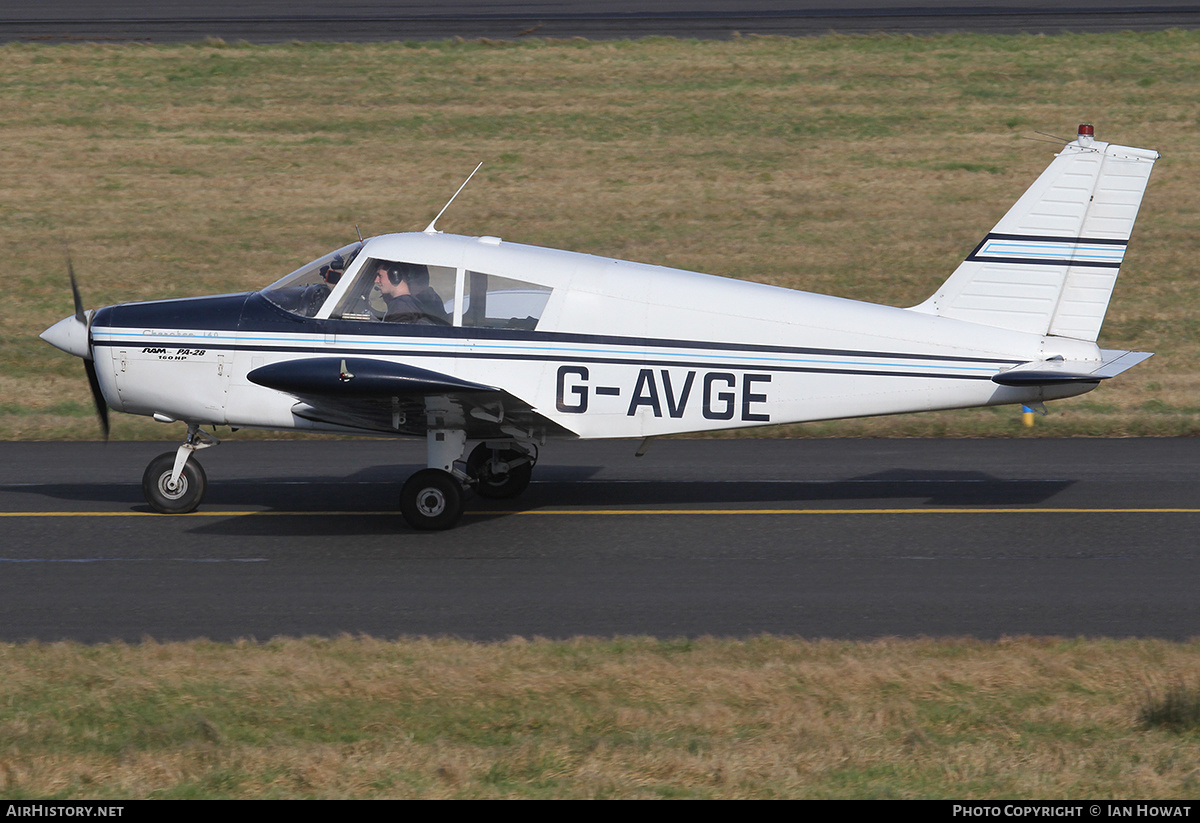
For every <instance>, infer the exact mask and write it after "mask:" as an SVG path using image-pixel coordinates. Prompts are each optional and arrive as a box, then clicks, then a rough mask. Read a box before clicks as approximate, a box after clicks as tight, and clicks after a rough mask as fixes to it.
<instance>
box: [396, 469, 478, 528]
mask: <svg viewBox="0 0 1200 823" xmlns="http://www.w3.org/2000/svg"><path fill="white" fill-rule="evenodd" d="M400 512H401V513H402V514H403V515H404V519H405V520H407V521H408V525H410V526H412V527H413V528H414V529H422V530H425V531H440V530H442V529H448V528H450V527H451V526H453V525H454V524H455V523H457V522H458V518H460V517H462V513H463V489H462V484H461V483H459V482H458V479H457V478H456V477H455V476H454V475H452V474H450V472H447V471H442V470H441V469H422V470H421V471H419V472H417V473H416V474H414V475H413V476H412V477H410V478H408V481H407V482H405V484H404V488H403V489H402V490H401V491H400Z"/></svg>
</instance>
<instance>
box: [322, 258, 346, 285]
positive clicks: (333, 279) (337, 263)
mask: <svg viewBox="0 0 1200 823" xmlns="http://www.w3.org/2000/svg"><path fill="white" fill-rule="evenodd" d="M345 273H346V261H345V260H343V259H342V256H341V255H340V254H338V255H335V256H334V258H333V259H332V260H330V261H329V262H328V263H326V264H325V265H324V266H321V279H322V280H324V281H325V282H326V283H328V284H329V287H330V288H333V287H334V286H336V285H337V283H338V281H339V280H341V279H342V275H343V274H345Z"/></svg>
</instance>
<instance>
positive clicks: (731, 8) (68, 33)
mask: <svg viewBox="0 0 1200 823" xmlns="http://www.w3.org/2000/svg"><path fill="white" fill-rule="evenodd" d="M1198 25H1200V4H1198V3H1196V2H1194V1H1191V2H1189V0H1157V1H1156V2H1154V3H1139V2H1129V1H1128V0H1092V2H1089V3H1086V4H1082V3H1071V2H1068V0H1007V2H1004V3H1001V4H995V3H985V2H982V1H981V0H839V2H831V0H660V2H658V3H655V4H653V5H652V6H647V5H646V4H644V3H641V4H639V3H634V2H630V0H591V2H586V3H585V2H580V0H540V1H539V2H511V0H510V2H496V0H454V2H448V3H434V2H429V0H359V2H355V3H341V2H332V0H292V1H290V2H284V1H283V0H242V1H241V2H234V1H233V0H207V2H199V0H110V2H106V3H94V2H87V0H7V2H6V3H5V4H4V7H3V8H2V9H0V42H4V41H10V40H26V41H51V42H54V41H58V42H71V41H78V40H100V41H117V42H127V41H134V42H163V43H167V42H187V41H197V40H202V39H204V38H206V37H218V38H222V39H225V40H229V41H236V40H246V41H249V42H254V43H278V42H288V41H292V40H299V41H329V42H366V41H379V40H434V39H446V38H452V37H462V38H464V39H469V40H474V39H479V38H492V39H499V40H518V39H521V38H523V37H543V38H570V37H585V38H588V39H593V40H600V39H614V38H628V37H649V36H655V35H666V36H672V37H688V38H692V37H694V38H710V39H712V38H729V37H734V36H739V35H788V36H804V35H813V34H824V33H827V32H830V31H837V32H841V33H845V34H861V33H870V32H881V31H882V32H890V33H895V34H930V33H937V32H948V31H975V32H989V33H993V34H1003V33H1015V32H1031V33H1043V34H1054V33H1059V32H1065V31H1075V32H1079V31H1092V32H1097V31H1122V30H1134V31H1137V30H1160V29H1167V28H1173V27H1178V28H1195V27H1197V26H1198Z"/></svg>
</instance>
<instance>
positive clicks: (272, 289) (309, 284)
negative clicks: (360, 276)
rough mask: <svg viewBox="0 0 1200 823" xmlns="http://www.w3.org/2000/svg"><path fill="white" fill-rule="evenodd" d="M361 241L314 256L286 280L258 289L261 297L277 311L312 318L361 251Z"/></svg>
mask: <svg viewBox="0 0 1200 823" xmlns="http://www.w3.org/2000/svg"><path fill="white" fill-rule="evenodd" d="M362 246H363V244H362V242H361V241H357V242H354V243H351V244H350V245H348V246H343V247H342V248H340V249H338V250H337V251H334V252H330V253H329V254H327V255H325V256H324V257H318V258H317V259H316V260H314V261H312V262H311V263H309V264H308V265H306V266H301V267H300V268H298V269H296V270H295V271H294V272H292V273H291V274H289V275H287V276H286V277H281V278H280V279H279V280H276V281H275V282H274V283H272V284H271V285H269V286H267V287H266V288H265V289H263V290H262V292H261V293H262V295H263V297H265V298H267V299H268V300H270V301H271V302H272V303H274V304H275V305H276V306H279V308H281V309H284V310H285V311H290V312H293V313H294V314H299V315H303V316H304V317H313V316H314V315H316V313H317V312H318V311H319V310H320V308H321V306H322V304H324V302H325V298H327V297H329V293H330V291H332V290H333V287H334V286H336V285H337V283H338V281H339V280H341V278H342V275H343V274H345V272H346V269H347V268H348V267H349V266H350V264H351V263H352V262H354V258H355V257H357V256H358V253H359V252H360V251H362Z"/></svg>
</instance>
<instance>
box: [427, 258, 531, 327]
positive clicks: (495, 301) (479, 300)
mask: <svg viewBox="0 0 1200 823" xmlns="http://www.w3.org/2000/svg"><path fill="white" fill-rule="evenodd" d="M549 299H550V288H549V287H547V286H539V285H537V284H536V283H528V282H526V281H524V280H513V279H512V278H509V277H499V276H497V275H494V274H484V273H483V272H477V271H468V272H467V280H466V283H465V284H464V289H463V307H462V324H463V325H464V326H467V327H471V328H485V329H527V330H532V329H536V328H537V324H538V321H539V320H541V318H542V312H543V311H544V310H545V308H546V303H547V301H549ZM451 309H453V306H451Z"/></svg>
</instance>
